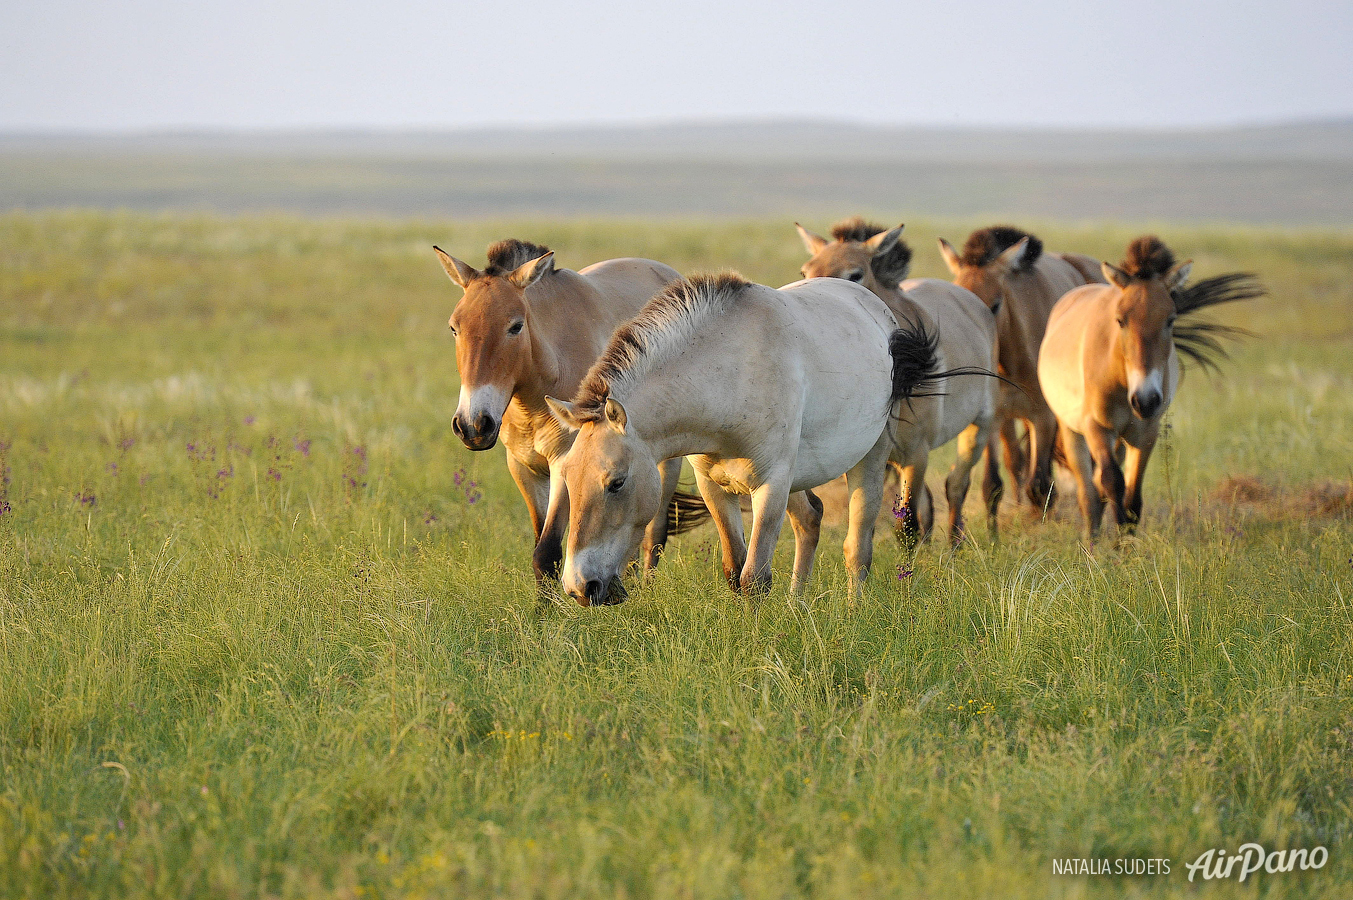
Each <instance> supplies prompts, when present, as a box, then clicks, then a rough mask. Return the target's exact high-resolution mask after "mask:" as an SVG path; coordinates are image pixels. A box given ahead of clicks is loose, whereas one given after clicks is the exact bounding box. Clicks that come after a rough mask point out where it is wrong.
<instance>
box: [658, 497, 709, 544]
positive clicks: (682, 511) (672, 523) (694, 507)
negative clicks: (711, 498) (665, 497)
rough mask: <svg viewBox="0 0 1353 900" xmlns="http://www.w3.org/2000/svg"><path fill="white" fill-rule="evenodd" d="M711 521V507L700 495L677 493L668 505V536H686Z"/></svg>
mask: <svg viewBox="0 0 1353 900" xmlns="http://www.w3.org/2000/svg"><path fill="white" fill-rule="evenodd" d="M708 520H709V507H708V506H705V501H704V500H703V499H701V497H700V495H699V494H687V493H685V492H684V491H677V492H676V493H675V494H673V495H672V502H671V503H669V504H667V534H668V536H669V537H670V536H671V535H674V534H685V533H686V532H688V531H690V530H691V529H693V528H697V527H699V526H700V525H703V524H704V523H705V522H706V521H708Z"/></svg>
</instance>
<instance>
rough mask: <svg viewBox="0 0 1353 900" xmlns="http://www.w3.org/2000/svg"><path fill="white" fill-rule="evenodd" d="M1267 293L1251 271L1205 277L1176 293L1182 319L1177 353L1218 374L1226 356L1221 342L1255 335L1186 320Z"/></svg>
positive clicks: (1176, 338) (1176, 336) (1177, 326)
mask: <svg viewBox="0 0 1353 900" xmlns="http://www.w3.org/2000/svg"><path fill="white" fill-rule="evenodd" d="M1267 293H1268V290H1267V289H1266V288H1265V287H1264V286H1263V285H1262V284H1261V283H1260V282H1259V280H1258V279H1257V278H1256V277H1255V276H1254V275H1251V274H1249V273H1248V272H1231V273H1230V274H1227V275H1218V276H1216V277H1214V278H1205V279H1203V280H1202V281H1200V282H1198V283H1197V284H1191V285H1189V286H1188V287H1184V288H1179V289H1177V290H1175V291H1174V293H1173V296H1174V305H1175V310H1176V312H1177V313H1178V314H1179V318H1180V321H1178V322H1176V323H1175V326H1174V347H1175V350H1177V351H1178V352H1179V353H1180V354H1182V355H1184V356H1187V357H1188V358H1189V359H1191V360H1193V361H1194V362H1196V363H1197V364H1198V365H1199V366H1201V367H1202V368H1203V369H1212V370H1213V371H1217V370H1218V365H1217V364H1218V362H1219V360H1221V359H1224V358H1226V356H1227V353H1226V348H1225V347H1224V346H1222V343H1221V339H1223V338H1227V339H1236V338H1241V337H1251V336H1252V333H1251V332H1249V331H1246V330H1245V329H1243V328H1235V327H1232V326H1230V325H1219V324H1217V323H1216V322H1194V321H1187V317H1188V316H1190V315H1191V314H1192V313H1196V312H1197V311H1198V310H1201V309H1207V308H1208V307H1210V306H1217V305H1218V304H1221V303H1235V302H1236V301H1238V300H1253V299H1255V298H1256V297H1263V296H1264V295H1266V294H1267Z"/></svg>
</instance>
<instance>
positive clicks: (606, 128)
mask: <svg viewBox="0 0 1353 900" xmlns="http://www.w3.org/2000/svg"><path fill="white" fill-rule="evenodd" d="M1340 126H1345V127H1347V126H1353V113H1348V114H1346V115H1338V116H1314V117H1296V118H1284V119H1271V118H1264V119H1252V120H1244V121H1236V122H1231V123H1225V124H1223V123H1213V124H1207V125H1141V124H1135V125H1097V124H1084V125H1073V124H1041V123H1040V124H1000V123H985V124H983V123H977V124H974V123H965V124H944V123H936V122H916V123H904V122H895V123H889V122H874V121H867V120H861V119H851V118H846V117H831V116H767V117H757V118H737V117H691V118H669V119H636V120H628V121H606V120H593V121H588V122H578V123H569V122H523V123H514V124H475V125H399V126H395V125H390V126H386V125H248V126H244V125H241V126H234V125H182V126H144V127H140V126H137V127H126V128H97V127H95V128H91V127H83V126H59V127H33V128H30V127H8V126H0V138H113V139H116V138H158V137H232V136H239V137H268V136H279V137H281V136H297V135H304V136H312V137H321V136H335V137H338V136H354V135H362V136H376V137H391V136H410V135H414V136H450V135H457V136H459V135H467V136H468V135H481V134H492V133H498V134H504V133H507V134H511V133H520V134H534V135H542V134H549V133H551V132H555V133H567V132H620V131H664V130H673V129H682V128H691V129H726V128H748V129H771V128H777V127H779V128H783V127H835V128H849V129H852V130H857V131H864V132H876V133H887V132H932V133H946V132H947V133H961V134H979V133H993V132H1004V133H1031V134H1058V133H1071V134H1137V135H1152V134H1218V133H1225V132H1228V131H1250V130H1269V129H1275V130H1276V129H1284V128H1301V127H1340Z"/></svg>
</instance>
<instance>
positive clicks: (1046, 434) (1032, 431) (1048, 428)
mask: <svg viewBox="0 0 1353 900" xmlns="http://www.w3.org/2000/svg"><path fill="white" fill-rule="evenodd" d="M1056 444H1057V417H1056V416H1054V415H1053V414H1052V412H1051V411H1045V413H1044V415H1042V416H1039V417H1038V418H1037V419H1034V420H1030V422H1029V467H1030V470H1029V484H1028V488H1027V491H1028V497H1029V502H1030V503H1032V504H1033V507H1034V509H1033V511H1034V514H1035V515H1038V516H1043V515H1046V514H1047V512H1048V510H1050V509H1052V507H1053V504H1055V503H1056V502H1057V482H1056V481H1054V480H1053V477H1052V452H1053V450H1054V449H1055V447H1056Z"/></svg>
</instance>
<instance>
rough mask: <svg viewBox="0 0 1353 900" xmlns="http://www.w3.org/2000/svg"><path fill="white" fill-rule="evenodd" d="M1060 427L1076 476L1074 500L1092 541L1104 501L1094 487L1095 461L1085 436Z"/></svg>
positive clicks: (1097, 532) (1092, 541) (1101, 514)
mask: <svg viewBox="0 0 1353 900" xmlns="http://www.w3.org/2000/svg"><path fill="white" fill-rule="evenodd" d="M1061 428H1062V430H1061V436H1062V449H1063V450H1064V451H1065V452H1066V455H1067V462H1068V463H1070V464H1071V474H1072V475H1074V476H1076V500H1077V501H1078V502H1079V504H1080V508H1081V518H1082V519H1083V520H1084V522H1085V533H1086V536H1087V539H1088V540H1089V541H1090V542H1091V543H1094V540H1095V538H1096V537H1097V536H1098V535H1099V520H1100V519H1101V518H1103V517H1104V501H1103V500H1101V499H1099V489H1098V488H1096V487H1095V480H1094V473H1095V461H1094V459H1092V458H1091V456H1090V448H1089V447H1087V446H1086V444H1085V438H1083V437H1081V436H1080V435H1079V434H1077V433H1076V432H1074V431H1072V430H1071V429H1070V428H1068V427H1066V426H1065V425H1063V426H1062V427H1061Z"/></svg>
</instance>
